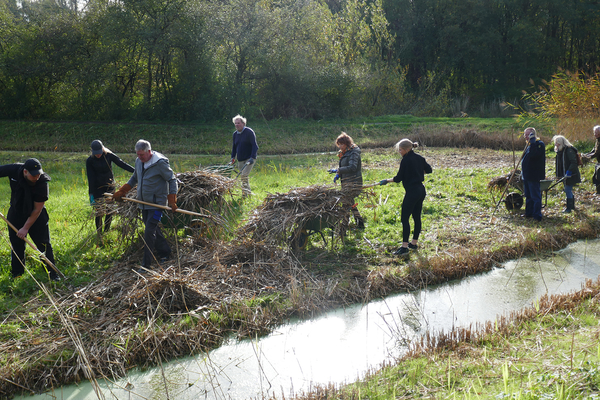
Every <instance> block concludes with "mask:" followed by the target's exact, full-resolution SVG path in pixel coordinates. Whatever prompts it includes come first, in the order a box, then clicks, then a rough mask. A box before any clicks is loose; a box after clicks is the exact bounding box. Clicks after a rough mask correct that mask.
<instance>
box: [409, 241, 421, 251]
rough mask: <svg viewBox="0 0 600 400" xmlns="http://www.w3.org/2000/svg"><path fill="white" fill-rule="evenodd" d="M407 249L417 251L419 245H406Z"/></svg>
mask: <svg viewBox="0 0 600 400" xmlns="http://www.w3.org/2000/svg"><path fill="white" fill-rule="evenodd" d="M408 248H409V249H411V250H417V249H418V248H419V245H417V244H412V243H409V244H408Z"/></svg>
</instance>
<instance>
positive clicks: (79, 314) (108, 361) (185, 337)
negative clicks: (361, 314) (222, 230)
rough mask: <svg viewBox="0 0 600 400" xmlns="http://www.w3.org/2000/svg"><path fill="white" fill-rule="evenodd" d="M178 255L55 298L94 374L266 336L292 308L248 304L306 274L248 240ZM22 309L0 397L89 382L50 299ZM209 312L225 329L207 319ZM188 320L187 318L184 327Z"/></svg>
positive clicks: (0, 375)
mask: <svg viewBox="0 0 600 400" xmlns="http://www.w3.org/2000/svg"><path fill="white" fill-rule="evenodd" d="M180 250H181V252H180V254H179V257H178V258H177V260H175V261H173V262H171V263H169V264H165V265H163V266H162V267H161V268H157V269H154V270H151V271H149V272H148V273H146V274H143V275H140V274H138V273H136V272H134V269H136V268H137V266H136V264H135V263H134V262H133V258H134V257H130V259H127V258H126V259H125V260H123V262H122V263H120V264H118V265H116V266H114V267H113V268H111V269H110V270H109V271H107V272H106V273H105V274H104V276H103V277H102V278H101V279H99V280H97V281H96V282H94V283H91V284H89V285H87V286H85V287H83V288H81V289H79V290H77V291H76V292H75V293H64V294H63V296H62V297H61V298H60V299H59V300H58V301H57V303H58V306H59V307H60V309H61V310H63V312H64V314H65V315H66V316H67V317H68V318H69V319H70V321H71V322H72V323H73V324H74V325H76V326H77V327H78V330H79V331H80V332H86V334H85V336H84V337H83V339H84V346H85V353H86V355H87V357H88V359H89V360H90V361H91V365H92V366H93V369H94V373H95V374H96V375H98V376H102V375H104V376H109V377H112V378H115V377H119V376H123V375H124V374H125V372H126V370H127V369H128V368H129V367H131V366H132V365H138V366H141V367H144V366H149V365H156V364H158V363H160V362H161V360H162V361H164V360H165V359H171V358H174V357H180V356H187V355H190V354H193V353H198V352H199V351H201V350H206V349H208V348H210V347H213V346H215V345H216V344H217V343H218V342H219V341H220V340H221V339H222V338H223V337H225V336H227V335H228V334H230V333H234V332H237V333H238V334H239V335H242V336H247V335H251V334H252V335H255V334H262V333H265V332H266V331H267V330H268V329H269V326H271V324H272V323H274V322H278V321H281V318H282V317H283V315H282V314H281V313H287V312H289V310H277V309H271V308H269V307H265V306H264V304H260V305H251V304H250V303H249V302H250V301H251V300H252V299H257V298H261V297H262V296H265V295H268V294H275V293H283V292H286V291H289V290H290V287H291V285H292V280H293V279H294V278H293V277H299V276H303V274H304V271H303V270H302V269H301V268H299V266H298V264H297V263H296V261H294V259H293V258H292V257H291V256H290V255H289V254H287V253H286V252H284V251H282V250H281V249H279V248H276V247H274V246H269V245H265V244H260V243H254V242H251V241H241V242H220V241H211V240H208V239H201V243H196V242H195V241H193V240H191V241H188V242H186V243H185V245H184V246H183V247H182V248H180ZM300 279H301V280H302V281H308V280H309V279H310V278H309V277H308V276H303V277H302V278H300ZM25 307H27V308H29V309H30V310H31V312H30V313H29V314H27V315H29V318H30V319H31V321H24V320H22V318H21V320H22V322H24V323H26V324H28V325H30V326H31V327H32V328H31V332H29V334H28V335H26V336H28V338H27V339H26V340H23V337H22V336H21V337H20V339H19V340H16V339H13V338H9V337H6V338H5V339H6V340H4V341H3V342H2V343H0V351H2V353H3V354H4V355H5V358H6V359H7V360H11V362H10V363H9V364H5V367H2V368H0V397H3V396H7V395H9V394H10V393H14V391H15V390H16V389H17V388H21V389H23V388H24V389H27V390H30V391H31V392H32V393H33V392H37V391H40V390H44V389H47V388H50V387H56V386H57V385H59V384H65V383H69V382H74V381H79V380H81V379H85V378H86V377H85V376H84V374H83V370H84V368H85V366H84V365H83V364H82V363H81V361H80V360H79V357H78V356H77V351H75V352H74V351H73V350H74V349H75V346H74V343H73V340H72V339H71V338H70V337H69V336H68V335H65V333H64V329H63V328H64V327H63V328H61V324H60V321H59V320H58V319H57V318H56V315H55V314H54V313H52V312H51V311H52V306H51V305H50V304H48V300H47V299H46V298H44V297H41V296H40V297H39V298H37V299H35V300H33V301H31V302H30V303H28V304H27V305H25ZM211 314H216V315H220V316H222V318H225V319H227V321H226V323H225V324H223V323H221V322H220V321H219V320H215V321H211V320H210V315H211ZM14 317H15V318H16V316H14ZM184 318H188V320H189V321H192V322H189V323H187V324H182V321H183V320H184ZM9 319H10V318H9ZM159 321H160V323H159ZM165 323H166V325H164V324H165ZM39 324H42V326H44V327H47V330H46V329H42V330H40V329H39V328H38V327H39ZM140 327H143V329H140ZM24 348H26V349H27V350H26V351H24V350H23V349H24ZM57 349H58V351H57ZM61 351H62V353H63V354H66V355H67V356H66V357H60V358H59V359H57V360H52V361H51V362H46V361H44V360H45V358H46V357H47V354H49V353H50V354H55V353H61ZM21 361H27V362H24V363H22V362H21ZM8 366H10V367H8ZM24 366H28V367H27V368H25V367H24ZM42 377H43V378H42Z"/></svg>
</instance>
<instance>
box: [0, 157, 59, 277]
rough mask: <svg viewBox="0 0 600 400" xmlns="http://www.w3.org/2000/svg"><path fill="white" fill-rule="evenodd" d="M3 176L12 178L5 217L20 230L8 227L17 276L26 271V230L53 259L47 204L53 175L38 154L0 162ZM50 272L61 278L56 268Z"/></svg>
mask: <svg viewBox="0 0 600 400" xmlns="http://www.w3.org/2000/svg"><path fill="white" fill-rule="evenodd" d="M0 177H8V178H9V181H10V190H11V195H10V208H9V209H8V215H7V217H6V219H7V220H8V221H9V222H10V223H11V224H13V225H14V226H15V228H17V229H18V230H19V231H18V232H15V231H14V230H13V229H11V228H10V226H9V229H8V236H9V239H10V244H11V247H12V253H11V267H12V276H13V278H16V277H18V276H21V275H23V273H24V272H25V244H26V243H25V238H26V236H27V234H29V237H30V238H31V240H32V241H33V243H34V244H35V245H36V246H37V248H38V250H39V251H41V252H42V253H45V255H46V258H47V259H48V260H49V261H50V262H51V263H52V264H55V263H54V252H53V250H52V245H51V244H50V230H49V229H48V221H49V220H50V218H49V216H48V212H47V211H46V207H45V206H44V205H45V203H46V201H47V200H48V197H49V193H50V191H49V188H48V182H50V176H48V174H46V173H44V171H43V170H42V164H41V163H40V162H39V160H37V159H35V158H30V159H28V160H27V161H25V163H23V164H22V163H15V164H6V165H2V166H0ZM49 272H50V279H52V280H55V281H58V280H60V277H59V275H58V273H57V272H56V271H54V270H51V271H49Z"/></svg>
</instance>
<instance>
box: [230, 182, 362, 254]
mask: <svg viewBox="0 0 600 400" xmlns="http://www.w3.org/2000/svg"><path fill="white" fill-rule="evenodd" d="M349 196H350V194H349V192H348V191H341V190H337V189H334V188H332V187H331V186H326V185H314V186H308V187H304V188H295V189H292V190H290V191H289V192H287V193H276V194H270V195H268V196H267V197H266V198H265V200H264V201H263V203H262V205H261V206H260V207H258V208H257V209H256V210H254V212H253V213H252V215H251V216H250V218H249V220H248V222H247V223H246V224H245V225H244V226H242V227H241V228H240V229H239V230H238V235H239V236H244V237H250V238H252V239H253V240H259V241H264V242H266V243H273V244H279V245H286V244H289V243H290V242H294V241H295V240H297V239H298V236H299V234H300V231H301V230H302V229H303V228H304V227H305V226H306V225H307V224H313V223H314V222H315V221H318V222H320V223H322V226H323V227H332V228H333V229H336V230H337V231H338V233H340V232H341V236H343V234H344V232H343V231H340V229H343V228H341V227H340V222H341V221H342V220H343V219H344V217H345V216H347V215H348V214H349V207H348V205H349V204H350V203H351V197H349Z"/></svg>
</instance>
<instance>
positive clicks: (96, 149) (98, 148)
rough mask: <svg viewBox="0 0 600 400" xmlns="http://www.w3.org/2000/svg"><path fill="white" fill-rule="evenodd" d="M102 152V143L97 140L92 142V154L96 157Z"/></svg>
mask: <svg viewBox="0 0 600 400" xmlns="http://www.w3.org/2000/svg"><path fill="white" fill-rule="evenodd" d="M102 152H104V146H103V145H102V142H101V141H99V140H94V141H93V142H92V154H93V155H95V156H97V155H98V154H102Z"/></svg>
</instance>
